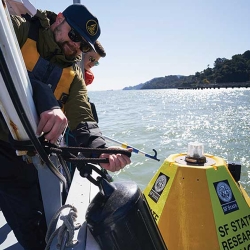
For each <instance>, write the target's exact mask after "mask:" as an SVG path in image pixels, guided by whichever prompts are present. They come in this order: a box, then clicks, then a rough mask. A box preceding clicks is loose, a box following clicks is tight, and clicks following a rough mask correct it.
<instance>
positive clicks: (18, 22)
mask: <svg viewBox="0 0 250 250" xmlns="http://www.w3.org/2000/svg"><path fill="white" fill-rule="evenodd" d="M51 14H54V13H52V12H48V11H44V12H42V11H37V14H36V15H35V16H36V17H37V18H38V19H39V21H40V23H41V26H42V27H40V28H39V39H38V41H37V50H38V52H39V54H40V56H41V57H43V58H44V59H46V60H49V61H50V62H51V63H53V64H55V65H57V66H59V67H61V68H66V67H69V66H73V69H74V71H75V72H76V74H75V77H74V79H73V82H72V83H71V85H70V90H69V97H68V99H67V101H66V103H65V106H64V112H65V114H66V116H67V119H68V123H69V128H70V130H71V131H72V132H73V134H74V135H75V136H76V141H77V143H78V145H81V146H88V147H103V146H104V145H105V141H104V139H103V138H102V137H101V132H100V130H99V128H98V125H97V123H96V121H95V120H94V118H93V114H92V110H91V105H90V103H89V102H88V95H87V88H86V85H85V82H84V79H83V75H82V71H81V69H80V68H79V67H78V65H77V64H76V63H77V62H78V61H80V60H81V56H79V57H78V58H75V60H72V61H69V60H67V59H66V58H65V56H64V54H63V53H62V51H61V49H60V47H59V46H58V45H57V44H56V42H55V40H54V36H53V32H52V31H51V29H50V24H51ZM54 15H55V14H54ZM11 19H12V22H13V26H14V30H15V33H16V36H17V40H18V43H19V46H20V47H22V46H23V45H24V43H25V42H26V40H27V38H28V33H29V28H30V22H29V21H27V20H26V19H25V18H22V17H20V16H11ZM52 22H53V21H52ZM43 98H44V97H43ZM0 126H1V123H0ZM2 132H3V130H2V129H1V131H0V139H3V136H1V134H2Z"/></svg>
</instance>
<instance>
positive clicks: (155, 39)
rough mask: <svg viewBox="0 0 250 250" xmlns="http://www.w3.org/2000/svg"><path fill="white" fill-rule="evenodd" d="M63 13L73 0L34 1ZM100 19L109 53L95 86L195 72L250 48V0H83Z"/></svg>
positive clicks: (112, 86) (101, 87)
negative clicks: (219, 58) (219, 59)
mask: <svg viewBox="0 0 250 250" xmlns="http://www.w3.org/2000/svg"><path fill="white" fill-rule="evenodd" d="M31 2H32V3H33V4H34V5H35V6H36V7H37V8H39V9H42V10H51V11H54V12H56V13H59V12H62V11H63V10H64V9H65V8H66V7H67V6H68V5H70V4H72V3H73V0H72V1H70V0H60V1H52V0H31ZM81 3H82V4H84V5H86V6H87V7H88V8H89V10H90V11H91V12H92V13H93V14H94V15H95V16H96V17H97V18H98V19H99V22H100V26H101V31H102V33H101V36H100V38H99V40H100V42H101V43H102V44H103V46H104V48H105V50H106V52H107V56H106V57H105V58H103V59H101V60H100V65H99V66H98V67H96V68H94V69H93V72H94V74H95V80H94V82H93V83H92V85H90V86H89V87H88V88H89V90H109V89H114V90H116V89H122V88H124V87H126V86H134V85H137V84H140V83H144V82H146V81H148V80H151V79H152V78H154V77H163V76H167V75H191V74H195V72H197V71H202V70H203V69H205V68H207V66H208V65H210V67H213V63H214V61H215V59H216V58H218V57H221V58H223V57H225V58H227V59H231V57H232V56H233V55H235V54H242V53H244V52H245V51H246V50H249V49H250V47H249V44H250V32H249V25H250V15H249V9H250V1H249V0H226V1H225V0H155V1H149V0H96V1H93V0H85V1H83V0H81Z"/></svg>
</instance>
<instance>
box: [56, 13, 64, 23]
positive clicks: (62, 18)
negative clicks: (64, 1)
mask: <svg viewBox="0 0 250 250" xmlns="http://www.w3.org/2000/svg"><path fill="white" fill-rule="evenodd" d="M64 19H65V17H64V16H63V14H62V13H61V12H60V13H58V15H57V17H56V23H57V24H60V23H62V22H63V21H64Z"/></svg>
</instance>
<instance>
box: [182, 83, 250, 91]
mask: <svg viewBox="0 0 250 250" xmlns="http://www.w3.org/2000/svg"><path fill="white" fill-rule="evenodd" d="M221 88H225V89H228V88H232V89H233V88H250V82H227V83H203V84H196V85H194V84H190V86H183V87H179V88H178V89H221Z"/></svg>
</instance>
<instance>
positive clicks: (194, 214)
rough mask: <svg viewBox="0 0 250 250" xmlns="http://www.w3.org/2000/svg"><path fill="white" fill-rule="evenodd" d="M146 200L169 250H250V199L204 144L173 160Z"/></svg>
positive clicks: (163, 168) (165, 165)
mask: <svg viewBox="0 0 250 250" xmlns="http://www.w3.org/2000/svg"><path fill="white" fill-rule="evenodd" d="M190 148H191V150H190ZM200 151H201V152H200ZM144 195H145V197H146V199H147V202H148V204H149V207H150V209H151V211H152V214H153V217H154V218H155V220H156V222H157V225H158V227H159V229H160V232H161V234H162V237H163V239H164V241H165V243H166V245H167V247H168V250H232V249H233V250H250V198H249V196H248V195H247V193H246V192H245V190H244V189H243V188H242V186H241V185H240V184H239V183H238V182H237V181H236V180H235V179H234V178H233V176H232V173H231V172H230V171H229V168H228V164H227V162H226V161H225V160H224V159H222V158H220V157H216V156H213V155H209V154H203V145H202V144H198V143H190V144H189V149H188V153H186V154H174V155H170V156H169V157H168V158H167V159H166V160H165V161H164V163H163V164H162V166H161V167H160V168H159V169H158V171H157V172H156V174H155V175H154V177H153V178H152V180H151V181H150V182H149V184H148V186H147V187H146V189H145V190H144Z"/></svg>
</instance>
